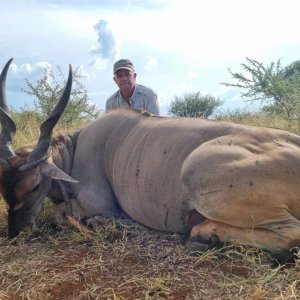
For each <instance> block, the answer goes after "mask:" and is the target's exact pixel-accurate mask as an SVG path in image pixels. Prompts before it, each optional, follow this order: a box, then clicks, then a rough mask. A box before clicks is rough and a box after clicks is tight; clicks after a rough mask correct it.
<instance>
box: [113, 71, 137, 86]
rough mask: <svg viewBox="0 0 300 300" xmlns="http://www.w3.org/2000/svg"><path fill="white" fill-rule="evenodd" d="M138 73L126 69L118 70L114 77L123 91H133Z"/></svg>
mask: <svg viewBox="0 0 300 300" xmlns="http://www.w3.org/2000/svg"><path fill="white" fill-rule="evenodd" d="M135 79H136V73H133V72H131V71H129V70H126V69H120V70H118V71H117V72H116V73H115V75H114V81H115V83H116V84H117V85H118V87H119V89H120V90H121V91H131V90H133V88H134V86H135Z"/></svg>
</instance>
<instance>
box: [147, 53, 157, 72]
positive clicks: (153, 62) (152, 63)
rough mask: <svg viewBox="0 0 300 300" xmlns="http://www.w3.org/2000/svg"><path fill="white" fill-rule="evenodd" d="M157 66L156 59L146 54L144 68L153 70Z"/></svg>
mask: <svg viewBox="0 0 300 300" xmlns="http://www.w3.org/2000/svg"><path fill="white" fill-rule="evenodd" d="M157 67H158V61H157V58H156V57H153V56H148V57H147V62H146V65H145V69H146V70H153V69H156V68H157Z"/></svg>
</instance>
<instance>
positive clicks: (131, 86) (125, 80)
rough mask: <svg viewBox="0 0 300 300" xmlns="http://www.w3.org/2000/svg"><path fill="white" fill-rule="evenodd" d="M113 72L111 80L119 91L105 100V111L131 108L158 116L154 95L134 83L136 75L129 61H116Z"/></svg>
mask: <svg viewBox="0 0 300 300" xmlns="http://www.w3.org/2000/svg"><path fill="white" fill-rule="evenodd" d="M113 72H114V77H113V79H114V81H115V83H116V84H117V86H118V87H119V90H118V91H117V92H115V93H114V94H113V95H112V96H110V97H109V98H108V99H107V100H106V107H105V111H108V110H110V109H112V108H115V107H133V108H137V109H140V110H147V111H148V112H150V113H152V114H155V115H159V105H158V101H157V95H156V93H155V92H154V91H153V90H152V89H150V88H148V87H145V86H143V85H140V84H137V83H136V76H137V75H136V73H135V71H134V67H133V64H132V62H131V61H130V60H129V59H120V60H118V61H116V62H115V63H114V67H113Z"/></svg>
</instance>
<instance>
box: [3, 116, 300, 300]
mask: <svg viewBox="0 0 300 300" xmlns="http://www.w3.org/2000/svg"><path fill="white" fill-rule="evenodd" d="M238 118H241V119H238ZM224 119H226V118H224ZM226 120H234V121H235V122H240V123H241V122H246V123H247V124H250V123H251V124H252V125H253V124H256V125H262V124H264V123H265V124H268V125H270V124H271V120H267V119H263V118H262V117H257V116H256V117H253V116H248V117H247V118H246V117H245V118H244V119H242V117H241V116H232V117H231V119H226ZM29 121H30V120H29ZM274 122H275V121H274ZM272 124H273V123H272ZM276 124H277V125H276ZM276 124H274V127H280V126H286V124H283V123H280V124H278V123H276ZM77 125H78V126H80V124H77ZM275 125H276V126H275ZM19 126H20V125H19ZM21 126H22V124H21ZM288 126H291V125H288ZM293 126H294V125H293ZM284 128H286V127H284ZM76 129H77V126H74V128H71V129H70V130H71V131H74V130H76ZM62 130H63V131H65V130H64V129H60V131H62ZM68 130H69V129H68ZM297 130H299V129H296V128H295V130H293V131H294V132H297ZM17 134H18V136H17V140H16V145H21V144H24V143H27V142H31V141H32V140H34V139H36V138H37V135H38V134H37V132H35V129H34V126H33V125H31V126H27V125H26V126H24V131H23V132H18V133H17ZM22 135H24V136H22ZM52 209H53V204H52V203H51V202H49V201H46V202H45V204H44V209H43V211H42V213H41V214H40V216H39V219H38V223H39V230H38V231H36V232H30V231H25V232H24V233H22V234H21V235H20V236H19V237H18V238H15V239H12V240H8V239H7V238H6V226H7V225H6V218H7V213H6V206H5V204H4V201H3V200H2V199H0V299H28V300H29V299H41V300H42V299H78V300H80V299H114V300H125V299H126V300H127V299H147V300H150V299H153V300H154V299H155V300H156V299H176V300H178V299H179V300H180V299H186V300H193V299H208V300H210V299H213V300H217V299H238V300H239V299H240V300H242V299H243V300H245V299H247V300H250V299H251V300H271V299H272V300H274V299H275V300H279V299H280V300H290V299H293V300H296V299H300V260H297V261H296V263H295V265H294V266H293V267H290V266H285V267H277V268H272V267H271V264H270V262H271V258H270V256H269V254H268V253H266V252H263V251H259V250H257V249H253V248H250V247H244V246H237V245H225V246H224V247H223V248H222V249H212V250H209V251H207V252H205V253H202V254H201V253H194V254H193V255H192V254H191V253H189V252H188V251H187V249H186V246H185V241H186V237H185V236H182V235H177V234H170V233H162V232H158V231H155V230H151V229H149V228H146V227H144V226H141V225H139V224H137V223H135V222H134V221H132V220H128V219H106V222H105V225H104V226H103V227H102V228H99V229H98V230H97V231H96V234H95V235H94V236H87V235H85V234H83V233H81V232H78V231H76V230H75V229H74V228H73V227H71V225H65V226H62V225H57V224H54V223H52V221H51V218H50V215H51V212H52Z"/></svg>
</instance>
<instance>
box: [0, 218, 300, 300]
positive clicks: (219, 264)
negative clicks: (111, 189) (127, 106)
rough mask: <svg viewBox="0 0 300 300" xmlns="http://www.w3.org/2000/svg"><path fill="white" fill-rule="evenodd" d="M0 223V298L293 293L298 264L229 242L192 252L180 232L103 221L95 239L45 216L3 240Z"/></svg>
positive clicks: (298, 291) (299, 293) (298, 292)
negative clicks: (276, 261) (35, 227)
mask: <svg viewBox="0 0 300 300" xmlns="http://www.w3.org/2000/svg"><path fill="white" fill-rule="evenodd" d="M5 227H6V224H5V222H4V221H3V220H2V221H1V222H0V299H114V300H117V299H122V300H123V299H178V300H180V299H187V300H188V299H208V300H209V299H213V300H216V299H300V263H299V261H297V262H296V264H295V265H294V266H292V267H279V268H272V267H271V265H270V261H271V260H270V256H269V255H268V254H267V253H264V252H261V251H257V250H256V249H250V248H245V247H238V246H232V245H228V246H225V247H224V248H223V249H215V250H211V251H208V252H206V253H204V254H199V253H194V254H191V253H189V252H188V251H187V249H186V246H185V237H183V236H180V235H176V234H168V233H161V232H157V231H154V230H151V229H148V228H145V227H143V226H140V225H138V224H136V223H134V222H133V221H130V220H109V221H108V222H107V225H106V226H105V227H104V228H102V229H101V230H99V231H97V232H96V235H95V236H94V237H89V236H87V235H84V234H81V233H80V232H78V231H76V230H75V229H74V228H73V227H71V226H67V227H61V226H60V227H58V226H56V225H54V224H52V223H51V222H44V223H43V224H41V225H40V228H41V229H40V230H39V231H37V232H35V233H33V234H30V233H28V232H25V233H24V234H22V235H21V236H20V237H18V238H16V239H14V240H7V239H6V228H5Z"/></svg>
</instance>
